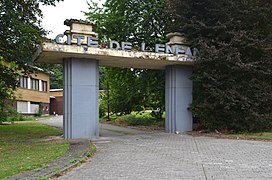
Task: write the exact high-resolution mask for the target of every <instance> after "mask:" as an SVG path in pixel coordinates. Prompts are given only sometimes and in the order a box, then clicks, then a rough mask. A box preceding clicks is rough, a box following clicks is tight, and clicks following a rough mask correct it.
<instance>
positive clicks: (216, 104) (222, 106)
mask: <svg viewBox="0 0 272 180" xmlns="http://www.w3.org/2000/svg"><path fill="white" fill-rule="evenodd" d="M168 6H169V7H170V8H171V10H174V11H172V12H173V13H172V18H173V22H174V23H173V24H172V26H171V27H170V29H172V30H173V29H174V30H177V31H180V32H182V33H183V34H184V35H185V36H186V37H187V40H188V41H189V42H190V43H191V44H193V45H194V46H197V47H198V49H199V50H200V56H199V57H198V59H197V62H196V64H195V68H194V77H193V80H194V106H193V113H194V117H195V119H197V120H198V121H200V122H201V123H202V125H204V126H205V127H207V128H210V129H215V128H218V129H227V130H234V131H253V130H255V131H257V130H271V129H272V49H271V47H272V22H271V18H272V14H271V10H272V3H271V1H269V0H259V1H253V0H252V1H244V0H222V1H216V0H206V1H202V0H192V1H191V0H190V1H189V0H182V1H177V0H168Z"/></svg>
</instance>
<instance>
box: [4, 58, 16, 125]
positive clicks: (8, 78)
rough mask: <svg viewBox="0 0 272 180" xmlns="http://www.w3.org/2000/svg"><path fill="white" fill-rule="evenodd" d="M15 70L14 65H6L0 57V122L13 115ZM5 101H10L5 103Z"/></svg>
mask: <svg viewBox="0 0 272 180" xmlns="http://www.w3.org/2000/svg"><path fill="white" fill-rule="evenodd" d="M17 69H18V67H17V66H16V64H15V63H9V64H8V63H6V62H4V61H3V58H2V57H1V56H0V122H3V121H4V120H5V119H6V118H7V116H9V115H13V114H14V113H13V111H12V110H13V108H12V104H13V103H12V102H13V99H14V90H15V88H16V86H17V78H18V75H19V74H18V73H17ZM7 99H10V101H7Z"/></svg>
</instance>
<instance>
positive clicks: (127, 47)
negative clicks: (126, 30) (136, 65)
mask: <svg viewBox="0 0 272 180" xmlns="http://www.w3.org/2000/svg"><path fill="white" fill-rule="evenodd" d="M121 47H122V50H131V49H132V43H130V42H121Z"/></svg>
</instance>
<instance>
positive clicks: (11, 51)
mask: <svg viewBox="0 0 272 180" xmlns="http://www.w3.org/2000/svg"><path fill="white" fill-rule="evenodd" d="M56 1H57V2H58V1H60V0H28V1H23V0H19V1H18V0H0V24H1V26H0V70H1V76H0V86H1V88H0V95H1V97H0V110H1V112H2V113H3V114H4V113H5V112H6V110H3V109H5V105H6V99H11V98H13V93H12V92H13V91H14V90H15V89H16V87H17V86H18V81H17V78H18V75H19V74H18V73H19V70H21V69H22V67H24V68H25V69H26V68H27V67H25V65H26V63H28V64H31V62H32V55H33V53H34V51H35V50H36V48H37V46H38V45H39V44H40V43H41V42H42V39H43V35H45V31H44V30H43V29H42V28H41V27H40V19H41V18H42V12H41V10H40V9H39V3H41V4H44V5H54V4H55V2H56ZM3 114H2V115H3ZM0 116H1V115H0Z"/></svg>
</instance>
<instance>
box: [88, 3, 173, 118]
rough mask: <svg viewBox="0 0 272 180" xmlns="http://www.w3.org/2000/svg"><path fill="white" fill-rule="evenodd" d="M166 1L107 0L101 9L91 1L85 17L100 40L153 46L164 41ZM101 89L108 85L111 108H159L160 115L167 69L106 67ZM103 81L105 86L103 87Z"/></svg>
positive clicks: (121, 111) (123, 110)
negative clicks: (91, 22)
mask: <svg viewBox="0 0 272 180" xmlns="http://www.w3.org/2000/svg"><path fill="white" fill-rule="evenodd" d="M164 5H165V2H164V0H150V1H141V0H132V1H126V0H106V2H105V4H104V6H103V7H102V8H100V7H98V6H97V3H95V2H94V1H93V0H90V1H89V12H87V13H86V16H87V18H88V19H89V20H91V21H94V22H95V23H96V25H97V27H96V29H95V31H96V32H97V33H98V34H99V40H100V41H101V42H102V43H105V42H107V41H109V40H118V41H128V42H132V43H133V45H134V47H137V46H138V47H139V46H140V44H141V43H142V42H146V43H147V46H149V47H153V46H154V44H156V43H158V42H162V41H165V39H164V38H165V33H166V32H165V31H164V28H165V24H166V22H168V21H169V20H170V19H169V18H167V17H168V16H166V14H165V11H164V8H165V7H164ZM103 73H105V74H106V76H105V77H106V78H104V83H103V82H102V83H101V84H102V88H103V89H106V88H107V87H108V88H109V92H110V96H109V97H110V105H111V110H112V111H113V112H115V113H130V112H131V111H132V110H142V109H144V108H151V109H157V108H159V109H160V110H161V111H160V112H159V117H161V114H162V112H163V110H164V72H163V71H152V70H145V69H144V70H141V69H117V68H105V69H104V70H103ZM103 84H104V86H103ZM107 85H108V86H107Z"/></svg>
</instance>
